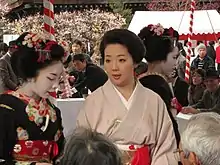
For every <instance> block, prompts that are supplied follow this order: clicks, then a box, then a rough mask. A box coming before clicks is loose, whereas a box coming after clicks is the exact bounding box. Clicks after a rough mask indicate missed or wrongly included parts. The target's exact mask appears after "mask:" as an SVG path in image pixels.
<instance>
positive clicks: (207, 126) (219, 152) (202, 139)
mask: <svg viewBox="0 0 220 165" xmlns="http://www.w3.org/2000/svg"><path fill="white" fill-rule="evenodd" d="M181 142H182V148H183V151H184V153H185V154H186V153H190V152H194V153H195V154H196V156H197V157H198V159H199V161H200V162H201V165H219V162H220V147H219V146H220V116H219V114H217V113H201V114H198V115H194V116H193V117H192V118H191V119H190V120H189V122H188V125H187V127H186V129H185V130H184V132H183V133H182V137H181ZM186 155H188V154H186Z"/></svg>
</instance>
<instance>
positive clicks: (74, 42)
mask: <svg viewBox="0 0 220 165" xmlns="http://www.w3.org/2000/svg"><path fill="white" fill-rule="evenodd" d="M73 44H77V45H79V46H80V47H82V46H83V43H82V41H80V40H78V39H76V40H74V41H73Z"/></svg>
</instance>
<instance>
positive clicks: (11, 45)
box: [9, 40, 16, 48]
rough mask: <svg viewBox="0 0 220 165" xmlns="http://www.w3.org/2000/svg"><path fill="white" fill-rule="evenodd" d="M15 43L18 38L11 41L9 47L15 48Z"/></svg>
mask: <svg viewBox="0 0 220 165" xmlns="http://www.w3.org/2000/svg"><path fill="white" fill-rule="evenodd" d="M15 45H16V40H15V41H10V42H9V47H10V48H14V47H15Z"/></svg>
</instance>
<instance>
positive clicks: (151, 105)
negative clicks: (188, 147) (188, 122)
mask: <svg viewBox="0 0 220 165" xmlns="http://www.w3.org/2000/svg"><path fill="white" fill-rule="evenodd" d="M100 53H101V55H102V58H103V59H104V68H105V70H106V73H107V74H108V77H109V80H108V81H107V82H106V83H105V84H104V85H103V86H102V87H100V88H99V89H97V90H96V91H95V92H93V93H92V94H91V95H89V96H88V97H87V99H86V101H85V104H84V106H83V108H82V109H81V110H80V112H79V116H78V118H77V127H85V128H90V129H92V130H95V131H97V132H100V133H102V134H104V135H106V136H107V137H109V138H110V139H111V141H113V142H114V144H116V145H117V147H118V148H119V149H120V150H121V152H122V157H123V165H126V164H131V165H137V164H144V165H150V164H151V165H162V164H163V165H171V164H172V165H177V161H176V160H175V157H174V154H173V151H174V150H175V149H176V148H177V145H176V143H175V135H174V130H173V126H172V121H171V120H170V117H169V114H168V112H167V108H166V105H165V103H164V102H163V100H162V99H161V98H160V96H159V95H157V94H156V93H154V92H153V91H151V90H150V89H147V88H145V87H143V86H142V85H141V84H140V82H139V81H138V80H137V79H136V76H135V74H134V69H135V67H136V66H137V64H139V63H140V62H141V61H142V59H143V57H144V56H145V53H146V50H145V47H144V45H143V42H142V41H141V40H140V38H139V37H138V36H137V35H136V34H134V33H133V32H131V31H129V30H127V29H113V30H110V31H108V32H106V33H105V34H104V36H103V38H102V40H101V44H100Z"/></svg>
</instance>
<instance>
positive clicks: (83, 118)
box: [76, 97, 94, 129]
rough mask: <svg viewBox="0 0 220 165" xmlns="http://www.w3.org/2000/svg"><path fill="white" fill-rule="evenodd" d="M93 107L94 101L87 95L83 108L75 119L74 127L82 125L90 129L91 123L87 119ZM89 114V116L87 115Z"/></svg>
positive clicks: (89, 118)
mask: <svg viewBox="0 0 220 165" xmlns="http://www.w3.org/2000/svg"><path fill="white" fill-rule="evenodd" d="M93 109H94V101H93V99H92V98H91V97H87V99H86V101H85V103H84V106H83V108H82V109H81V110H80V112H79V115H78V116H77V120H76V127H77V128H78V127H83V128H87V129H91V125H90V122H91V121H89V120H91V115H90V114H92V113H93V112H92V111H93ZM89 116H90V117H89Z"/></svg>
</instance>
